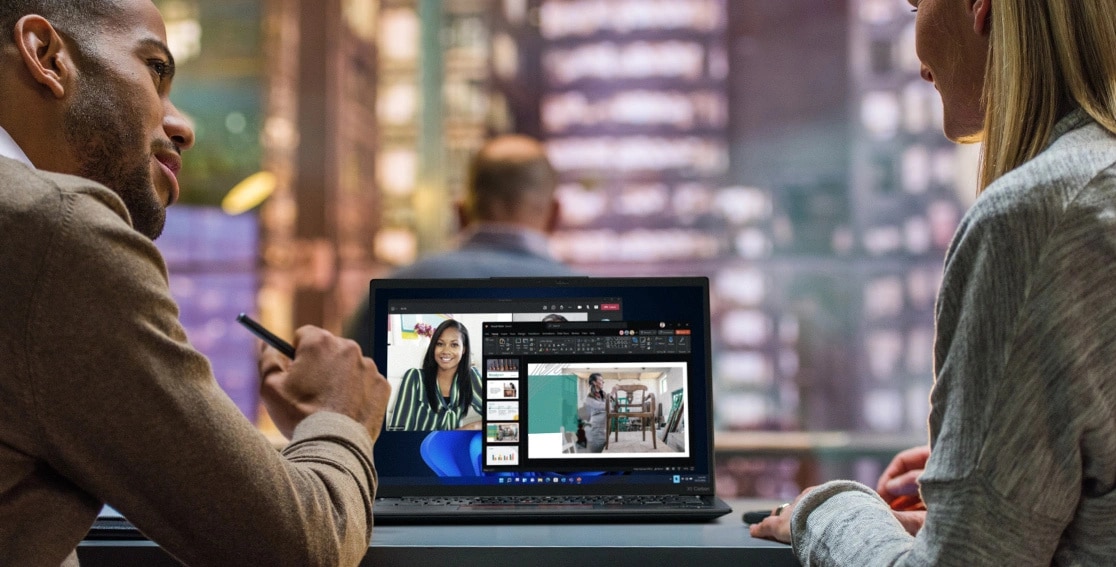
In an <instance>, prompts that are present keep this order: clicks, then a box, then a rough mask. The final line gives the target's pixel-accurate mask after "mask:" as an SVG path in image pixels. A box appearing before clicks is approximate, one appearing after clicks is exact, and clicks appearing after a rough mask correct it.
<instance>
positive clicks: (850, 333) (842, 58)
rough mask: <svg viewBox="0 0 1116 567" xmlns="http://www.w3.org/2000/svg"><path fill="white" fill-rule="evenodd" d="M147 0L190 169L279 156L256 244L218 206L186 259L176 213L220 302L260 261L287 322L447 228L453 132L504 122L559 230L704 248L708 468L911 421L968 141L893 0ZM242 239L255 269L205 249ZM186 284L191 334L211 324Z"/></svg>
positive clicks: (804, 455) (278, 314)
mask: <svg viewBox="0 0 1116 567" xmlns="http://www.w3.org/2000/svg"><path fill="white" fill-rule="evenodd" d="M157 3H158V4H159V5H160V7H161V8H163V10H164V12H165V13H166V15H167V20H168V26H169V27H168V33H169V34H170V35H171V40H172V44H174V45H172V48H173V49H174V50H175V53H176V54H178V56H179V58H180V60H182V61H184V62H183V63H182V65H181V69H182V71H181V73H180V75H181V76H182V79H181V80H180V81H177V82H176V92H175V95H174V98H175V100H176V103H177V104H179V106H180V107H181V108H183V109H184V110H185V111H186V112H187V113H189V114H190V116H191V117H192V118H193V119H194V120H195V121H196V122H197V124H198V142H197V149H195V150H193V151H192V152H191V155H188V156H187V160H186V163H187V169H186V170H184V172H183V184H184V187H186V195H187V198H188V199H192V200H191V202H192V203H194V204H197V205H199V206H207V205H208V206H211V205H215V204H216V202H217V201H219V200H220V199H221V198H222V197H223V196H224V194H225V193H226V192H227V191H228V189H229V188H230V187H232V186H233V185H235V184H236V183H237V182H238V181H240V180H241V179H244V178H245V177H248V176H249V175H251V174H253V173H255V172H257V171H264V172H268V173H269V174H271V175H273V178H271V179H272V181H271V186H269V187H268V188H267V191H266V192H265V194H266V195H268V196H267V197H266V199H264V200H263V202H262V205H260V206H259V207H258V208H254V209H251V210H250V211H249V212H247V213H244V214H243V215H241V217H245V218H250V219H253V223H255V226H257V227H258V241H255V240H253V241H251V245H252V246H257V245H258V248H257V250H258V256H256V257H255V258H258V259H251V260H249V259H245V258H244V257H243V254H242V250H241V249H240V248H238V246H239V245H240V244H243V242H238V243H237V245H233V243H231V242H229V241H228V239H227V238H225V237H224V236H220V237H218V236H216V235H215V236H214V240H213V241H214V242H222V243H225V244H222V245H220V246H216V247H210V248H209V249H208V252H207V254H211V255H215V256H213V257H207V259H206V260H205V261H204V262H202V261H196V260H195V259H193V257H192V256H191V254H192V252H189V250H190V247H189V246H185V247H184V246H183V245H181V244H178V243H177V242H176V240H175V239H177V238H190V237H191V236H193V237H195V238H196V235H191V234H190V232H191V231H187V232H186V233H173V234H168V235H167V236H164V237H163V239H162V240H160V246H161V247H164V250H178V251H179V252H176V256H175V258H176V259H175V260H174V261H172V262H171V270H172V272H175V271H176V266H177V267H182V266H189V267H191V270H192V274H193V275H192V277H193V278H194V281H195V282H196V285H199V286H200V285H202V284H203V283H204V284H206V285H207V286H211V287H212V288H214V289H216V290H218V291H221V290H224V293H226V294H227V297H230V298H235V300H234V302H245V301H246V300H245V299H244V295H243V294H244V293H245V292H244V286H249V287H251V286H252V285H255V286H256V287H255V289H253V290H252V293H253V294H254V301H246V303H248V304H242V306H241V307H240V309H239V310H248V311H253V310H254V311H257V312H258V313H259V315H260V317H261V319H262V320H263V321H264V322H265V324H267V325H269V326H270V327H272V328H274V329H275V330H276V331H278V332H279V333H280V334H290V333H292V332H293V329H294V328H296V327H297V326H299V325H302V324H318V325H322V326H325V327H326V328H330V329H332V330H335V331H337V330H339V329H340V328H341V324H342V321H343V320H344V318H345V317H346V316H347V315H348V314H349V313H350V312H351V310H352V309H353V308H354V307H355V306H356V304H357V302H358V301H359V300H360V298H361V297H362V295H363V293H364V292H365V290H366V288H367V282H368V279H369V278H371V277H375V276H378V275H382V274H385V273H386V272H388V271H389V270H391V269H392V268H394V267H396V266H398V265H402V264H406V263H409V262H411V261H413V260H414V259H415V258H417V257H419V256H420V255H422V254H425V253H428V252H433V251H437V250H440V249H443V248H445V247H447V246H448V245H449V244H450V243H451V241H452V238H453V237H454V235H455V234H456V232H457V227H455V226H453V224H452V223H453V219H452V213H451V205H452V202H453V200H454V198H455V197H456V196H457V195H458V193H459V191H460V188H461V185H462V175H463V172H464V169H465V163H466V161H467V159H468V157H469V156H470V155H472V153H474V152H475V151H476V149H477V148H479V146H480V144H481V143H482V142H483V140H484V139H485V138H486V137H488V136H491V135H492V134H495V133H503V132H521V133H525V134H529V135H532V136H536V137H538V138H540V139H542V140H544V141H545V142H546V144H547V147H548V151H549V153H550V156H551V159H552V161H553V162H554V163H555V165H556V167H557V168H558V169H559V170H560V173H561V177H562V184H561V187H560V190H559V195H560V198H561V200H562V204H563V211H564V215H563V218H562V224H561V227H560V230H559V231H558V232H557V234H556V235H555V237H554V252H555V254H556V255H558V256H559V257H560V258H562V259H563V260H565V261H567V262H569V263H570V264H573V265H575V266H576V267H577V268H578V269H579V270H581V271H584V272H586V273H590V274H599V275H650V274H663V275H682V274H685V275H708V276H709V277H710V278H711V280H712V285H713V298H712V305H713V309H714V320H713V324H714V328H713V333H714V345H715V352H714V366H715V376H714V381H715V393H714V404H715V415H716V422H717V423H716V426H717V428H718V434H717V442H718V447H719V449H720V450H719V462H720V465H721V466H720V468H719V473H720V477H719V483H720V487H719V489H720V490H721V491H722V492H723V493H724V494H725V495H728V496H733V495H749V496H762V497H771V498H781V497H785V496H793V495H794V494H796V493H797V491H798V488H799V487H800V486H801V485H802V484H804V483H807V482H816V481H818V480H824V479H826V478H832V477H836V476H843V477H853V478H859V479H862V480H873V479H874V477H875V475H877V474H878V473H879V470H880V467H881V463H884V462H886V460H887V458H889V457H890V454H891V453H893V452H894V451H895V450H897V449H900V448H902V447H904V446H905V445H907V444H911V443H916V442H918V441H920V440H922V439H924V438H925V427H926V425H925V420H926V414H927V409H928V408H927V404H928V396H929V389H930V386H931V380H932V378H931V348H932V345H931V343H932V340H933V301H934V296H935V293H936V291H937V287H938V282H939V279H940V276H941V262H942V258H943V256H944V253H945V249H946V247H947V246H948V243H949V239H950V237H951V235H952V232H953V230H954V228H955V226H956V224H957V222H958V220H959V218H960V216H961V214H962V213H963V210H964V208H965V206H967V204H968V201H969V199H970V198H971V195H972V194H973V193H974V191H975V184H976V176H975V157H974V156H975V152H974V151H973V150H972V149H964V148H958V147H957V146H954V145H953V144H951V143H949V142H948V141H947V140H945V138H944V137H943V136H942V134H941V111H940V102H939V100H938V97H937V93H936V91H934V89H933V87H932V86H930V85H929V84H926V83H924V82H923V81H922V80H921V79H920V77H919V67H918V61H917V59H916V58H915V56H914V45H913V37H914V34H913V25H914V18H913V17H911V15H910V13H909V12H908V10H906V9H904V4H903V3H902V2H898V1H896V0H836V1H832V2H823V3H819V2H815V1H812V0H749V1H747V2H733V1H729V0H445V1H436V0H379V1H376V0H323V1H321V2H312V3H311V2H299V1H297V0H234V1H231V2H230V1H228V0H224V1H221V2H218V1H216V0H165V1H161V2H157ZM190 195H195V196H194V197H190ZM241 217H230V218H241ZM170 224H173V221H172V223H170ZM205 226H206V228H205V230H206V231H221V232H222V234H227V235H238V234H242V233H241V232H238V231H243V230H244V228H243V225H240V224H236V225H235V226H234V225H231V224H230V225H229V226H228V227H222V228H217V227H216V224H207V225H205ZM225 231H227V232H225ZM602 242H608V243H609V245H608V246H602V245H601V243H602ZM181 250H187V251H186V252H181ZM221 253H227V254H228V256H229V260H228V262H232V263H231V264H230V263H228V262H226V261H225V260H223V259H221V258H220V257H219V256H220V255H221ZM210 261H212V263H210ZM232 265H236V266H239V268H237V269H238V270H240V272H238V274H239V273H241V272H243V273H244V274H245V275H246V276H250V279H235V281H233V280H231V279H229V280H225V279H216V280H205V279H203V275H204V273H205V272H206V271H207V270H209V269H211V268H210V267H207V266H212V269H213V270H216V271H221V270H225V271H226V272H227V271H228V269H229V266H232ZM244 266H247V268H244ZM191 285H194V284H191ZM179 298H180V300H181V301H182V302H183V310H184V321H185V322H186V323H187V325H188V329H189V332H190V336H191V339H192V340H194V341H195V342H196V343H197V344H198V346H199V348H202V350H206V347H208V346H210V343H211V338H206V339H204V340H203V339H202V337H211V335H212V333H213V330H214V329H216V328H217V327H218V326H219V325H216V324H215V323H213V321H214V319H212V318H209V319H207V318H206V317H208V316H203V315H199V316H198V317H197V318H196V319H195V318H193V316H191V318H190V319H189V320H186V316H185V314H186V313H187V312H190V313H194V312H197V313H202V314H204V313H210V311H205V310H201V311H190V310H191V309H195V308H194V307H192V306H191V304H192V303H193V302H195V301H200V300H201V299H200V298H199V297H197V296H193V295H189V294H185V295H181V296H179ZM230 308H231V305H230ZM234 310H235V309H234ZM212 313H213V315H212V317H217V315H216V313H217V312H216V311H213V312H212ZM220 317H221V318H222V321H223V322H224V323H226V324H227V323H228V322H229V321H231V319H229V318H226V315H225V314H224V313H222V314H221V315H220ZM206 329H208V331H207V330H206ZM207 332H208V333H210V334H205V333H207ZM233 333H235V329H234V330H231V331H230V336H231V334H233ZM222 337H223V335H222ZM225 338H229V337H225ZM240 338H245V337H244V336H243V334H240V335H238V337H237V339H238V340H239V339H240ZM222 341H224V339H222ZM218 342H221V341H218ZM222 344H223V345H224V346H225V347H228V348H231V347H229V346H228V345H231V344H233V343H232V342H231V341H225V342H223V343H222ZM247 344H248V345H250V344H251V341H248V343H247ZM206 352H207V353H210V354H211V356H214V355H213V354H212V353H211V352H210V351H206ZM243 356H244V357H246V358H250V357H251V351H250V349H249V350H246V351H245V352H244V354H243ZM230 358H235V356H233V357H230ZM214 360H215V366H216V367H217V374H218V376H219V377H220V376H222V373H228V375H229V376H234V377H235V376H236V372H237V370H235V369H233V370H226V369H225V368H224V365H225V364H226V363H225V362H223V361H224V360H225V358H224V355H222V358H220V360H218V358H217V357H215V358H214ZM228 364H229V365H230V366H229V368H230V369H232V368H235V364H236V363H235V362H234V361H233V362H229V363H228ZM233 381H234V382H235V379H234V380H233ZM246 403H248V404H249V405H250V404H251V402H246ZM265 427H266V422H265Z"/></svg>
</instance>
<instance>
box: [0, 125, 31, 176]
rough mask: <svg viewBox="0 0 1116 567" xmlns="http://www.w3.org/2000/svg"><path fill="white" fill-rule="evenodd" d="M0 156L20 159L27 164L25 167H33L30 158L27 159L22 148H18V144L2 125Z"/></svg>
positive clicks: (0, 129) (0, 130)
mask: <svg viewBox="0 0 1116 567" xmlns="http://www.w3.org/2000/svg"><path fill="white" fill-rule="evenodd" d="M0 156H4V157H6V158H11V159H14V160H17V161H21V162H23V163H25V164H27V167H30V168H31V169H35V164H33V163H31V160H30V159H28V157H27V154H25V153H23V150H22V149H20V147H19V144H17V143H16V142H15V140H13V139H12V137H11V135H10V134H8V131H7V130H5V129H4V128H3V127H0Z"/></svg>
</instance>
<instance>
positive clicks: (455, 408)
mask: <svg viewBox="0 0 1116 567" xmlns="http://www.w3.org/2000/svg"><path fill="white" fill-rule="evenodd" d="M587 307H588V306H587ZM558 319H562V320H565V321H587V320H589V313H588V312H584V311H583V312H566V313H562V314H560V315H559V314H555V313H551V312H532V313H458V314H450V313H415V314H412V313H407V314H391V315H389V316H388V335H389V336H388V356H387V360H388V364H387V368H386V372H385V376H386V377H387V379H388V382H389V383H390V384H391V389H392V393H391V398H390V399H389V401H388V411H387V422H386V423H387V428H386V430H387V431H436V430H455V429H464V430H469V429H472V430H479V429H481V427H482V426H483V421H484V417H483V416H484V415H485V414H486V413H487V414H492V412H493V411H495V412H496V414H498V415H506V414H509V413H511V414H513V415H518V413H519V412H518V402H516V403H514V404H512V405H514V406H515V408H514V409H512V410H509V409H508V407H509V406H508V405H507V404H504V405H501V406H497V407H496V409H493V408H492V407H491V406H490V407H488V408H486V407H485V405H484V404H485V400H486V399H488V400H492V399H507V400H514V399H518V398H519V394H518V390H519V387H520V385H519V383H518V376H519V370H518V367H517V366H516V365H518V364H519V361H518V359H514V358H513V359H497V360H495V361H493V360H489V361H488V364H489V366H492V367H493V368H485V371H486V372H488V376H489V377H490V378H493V377H494V378H504V377H507V378H512V379H511V380H501V381H499V382H498V383H495V385H494V384H488V385H487V388H494V387H496V388H498V390H495V391H492V392H490V391H489V390H488V389H487V388H486V387H485V385H484V383H483V381H482V378H481V363H480V361H481V360H483V352H482V349H483V341H482V340H481V333H482V326H483V323H485V322H542V321H556V320H558ZM488 419H490V420H491V419H495V418H492V417H489V418H488Z"/></svg>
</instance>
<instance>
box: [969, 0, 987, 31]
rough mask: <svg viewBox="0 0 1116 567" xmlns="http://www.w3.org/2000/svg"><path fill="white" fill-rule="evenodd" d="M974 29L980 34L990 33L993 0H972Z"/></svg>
mask: <svg viewBox="0 0 1116 567" xmlns="http://www.w3.org/2000/svg"><path fill="white" fill-rule="evenodd" d="M971 10H972V14H973V31H975V32H976V33H977V35H980V36H986V35H988V33H989V31H991V30H990V29H989V28H990V26H991V23H992V20H991V18H992V0H972V8H971Z"/></svg>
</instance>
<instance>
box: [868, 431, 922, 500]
mask: <svg viewBox="0 0 1116 567" xmlns="http://www.w3.org/2000/svg"><path fill="white" fill-rule="evenodd" d="M929 459H930V446H929V445H922V446H919V447H912V448H910V449H907V450H905V451H902V452H900V453H899V454H898V455H895V458H893V459H892V460H891V463H890V464H888V465H887V468H886V469H884V472H883V474H881V475H880V480H879V481H878V482H877V483H876V492H877V493H878V494H879V495H880V497H882V498H883V499H884V502H887V504H888V505H889V506H891V508H892V509H893V510H925V509H926V507H925V506H924V505H923V504H922V497H921V496H919V493H918V477H920V476H922V470H923V469H925V468H926V461H927V460H929Z"/></svg>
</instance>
